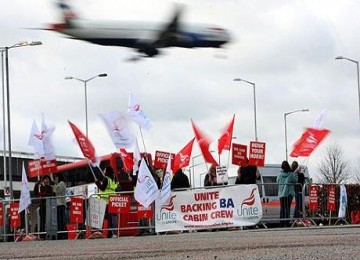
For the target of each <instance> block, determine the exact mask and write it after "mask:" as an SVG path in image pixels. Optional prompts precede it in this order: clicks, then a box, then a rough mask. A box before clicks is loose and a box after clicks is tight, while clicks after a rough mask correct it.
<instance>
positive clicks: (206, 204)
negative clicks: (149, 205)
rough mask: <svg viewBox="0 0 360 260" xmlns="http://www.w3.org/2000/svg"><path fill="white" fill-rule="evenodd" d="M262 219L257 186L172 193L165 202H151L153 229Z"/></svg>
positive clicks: (238, 223)
mask: <svg viewBox="0 0 360 260" xmlns="http://www.w3.org/2000/svg"><path fill="white" fill-rule="evenodd" d="M261 218H262V206H261V201H260V196H259V190H258V186H257V185H255V184H252V185H236V186H225V187H222V188H215V189H201V190H189V191H179V192H172V194H171V199H170V201H169V203H167V204H165V205H163V206H160V205H159V204H158V203H155V230H156V232H164V231H171V230H190V229H209V228H224V227H237V226H252V225H255V224H256V223H258V222H259V221H260V220H261Z"/></svg>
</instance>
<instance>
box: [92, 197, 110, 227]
mask: <svg viewBox="0 0 360 260" xmlns="http://www.w3.org/2000/svg"><path fill="white" fill-rule="evenodd" d="M105 210H106V201H105V200H103V199H98V198H95V197H90V199H89V218H90V226H91V227H93V228H98V229H102V227H103V222H104V216H105Z"/></svg>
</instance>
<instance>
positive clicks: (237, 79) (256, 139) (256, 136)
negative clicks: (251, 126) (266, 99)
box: [234, 78, 258, 141]
mask: <svg viewBox="0 0 360 260" xmlns="http://www.w3.org/2000/svg"><path fill="white" fill-rule="evenodd" d="M234 81H243V82H245V83H248V84H250V85H252V86H253V90H254V123H255V141H258V135H257V126H256V92H255V83H253V82H250V81H247V80H244V79H240V78H236V79H234Z"/></svg>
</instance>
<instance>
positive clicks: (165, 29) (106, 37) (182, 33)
mask: <svg viewBox="0 0 360 260" xmlns="http://www.w3.org/2000/svg"><path fill="white" fill-rule="evenodd" d="M57 6H58V8H59V9H60V10H61V12H62V18H63V21H62V23H54V24H51V25H49V27H48V28H47V29H46V30H50V31H55V32H58V33H62V34H65V35H66V36H67V37H68V38H71V39H77V40H82V41H87V42H91V43H94V44H99V45H104V46H121V47H128V48H133V49H136V50H137V52H138V53H140V54H141V56H142V57H154V56H156V55H158V54H159V53H160V51H159V49H161V48H166V47H180V48H221V47H222V46H223V45H224V44H226V43H228V42H229V41H230V34H229V32H228V31H226V30H225V29H223V28H220V27H217V26H212V25H205V26H204V25H190V24H185V23H182V22H180V16H181V13H182V8H177V9H176V10H175V13H174V14H173V16H172V18H171V20H170V21H169V22H167V23H147V22H138V23H124V22H116V21H92V20H85V19H81V18H79V16H78V15H77V14H76V13H75V12H74V11H73V9H72V8H71V7H70V5H68V4H67V3H66V1H59V2H57Z"/></svg>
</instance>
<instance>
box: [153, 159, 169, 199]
mask: <svg viewBox="0 0 360 260" xmlns="http://www.w3.org/2000/svg"><path fill="white" fill-rule="evenodd" d="M172 174H173V173H172V171H171V157H170V158H169V159H168V161H167V165H166V170H165V175H164V178H163V182H162V186H161V189H160V194H159V197H158V198H157V200H158V201H157V203H159V204H160V205H163V204H166V203H167V202H169V200H170V197H171V176H172Z"/></svg>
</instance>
